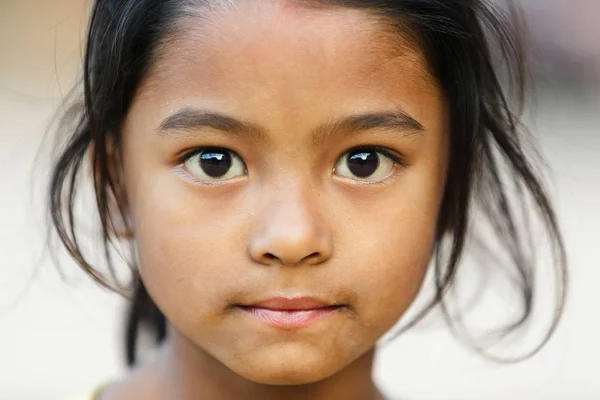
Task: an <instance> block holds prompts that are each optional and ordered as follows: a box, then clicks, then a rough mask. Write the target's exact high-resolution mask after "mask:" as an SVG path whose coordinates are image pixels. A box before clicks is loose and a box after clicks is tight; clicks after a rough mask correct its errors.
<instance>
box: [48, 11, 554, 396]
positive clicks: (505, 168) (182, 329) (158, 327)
mask: <svg viewBox="0 0 600 400" xmlns="http://www.w3.org/2000/svg"><path fill="white" fill-rule="evenodd" d="M507 16H508V14H507V13H503V12H501V11H500V10H496V9H494V8H493V6H492V5H491V4H489V3H488V2H486V1H484V0H396V1H389V0H101V1H100V0H99V1H97V2H96V3H95V5H94V8H93V10H92V14H91V23H90V28H89V34H88V38H87V48H86V54H85V59H84V61H85V65H84V79H83V88H84V97H83V100H84V101H83V107H82V108H80V109H76V110H75V114H73V113H72V112H71V113H69V114H68V115H69V118H73V115H76V119H75V121H76V126H75V128H73V129H72V130H71V134H70V137H69V140H68V142H67V144H66V147H64V149H63V150H62V152H61V154H60V157H59V158H58V160H57V162H56V164H55V166H54V170H53V175H52V181H51V188H50V212H51V216H52V221H53V224H54V227H55V228H56V231H57V232H58V235H59V237H60V239H61V241H62V242H63V244H64V245H65V246H66V249H67V250H68V252H69V253H70V254H71V255H72V256H73V257H74V259H75V260H76V261H77V263H78V264H79V265H80V266H81V267H82V268H83V269H84V270H86V271H87V272H88V273H89V274H90V275H91V276H92V277H93V278H94V279H96V280H97V281H98V282H99V283H100V284H102V285H104V286H106V287H108V288H112V289H114V290H118V291H124V289H125V287H124V286H122V285H119V284H118V281H117V279H116V277H115V275H116V273H115V271H114V269H112V267H113V266H114V261H113V258H114V252H113V250H112V249H113V248H114V247H115V246H116V247H119V245H120V244H129V245H130V246H131V247H130V248H131V253H130V255H129V256H128V261H129V264H130V266H131V268H132V271H133V287H134V294H133V301H132V303H131V304H132V306H131V312H130V315H129V322H128V326H127V336H126V344H127V357H128V360H129V363H130V364H131V365H135V368H134V369H133V371H132V373H131V375H130V376H128V377H127V378H126V379H124V380H123V381H122V382H120V383H118V384H115V385H112V386H110V387H108V388H106V389H105V390H103V391H101V393H98V394H97V397H98V398H101V399H103V400H113V399H116V400H120V399H148V400H153V399H180V400H185V399H200V398H201V399H211V400H213V399H214V400H219V399H328V400H335V399H343V400H350V399H357V400H358V399H361V400H363V399H382V398H383V395H382V394H381V393H380V391H379V390H378V389H377V388H376V386H375V385H374V383H373V380H372V378H371V368H372V364H373V358H374V353H375V351H374V348H375V345H376V343H377V341H378V339H380V338H381V337H382V336H383V335H384V334H385V333H386V332H387V331H388V330H390V328H392V326H393V325H394V324H395V323H396V322H397V321H398V320H399V318H400V317H401V316H402V315H403V314H404V313H405V311H406V310H407V308H408V307H409V305H410V304H411V303H412V302H413V300H414V299H415V297H416V295H417V293H418V292H419V290H420V288H421V284H422V282H423V280H424V277H425V275H426V272H427V271H428V269H429V268H428V266H429V265H430V264H431V272H432V275H433V287H434V291H435V293H434V295H433V297H432V298H431V299H430V302H429V303H428V304H426V305H425V307H424V308H422V309H421V310H420V312H419V313H417V315H416V317H415V318H413V319H411V320H409V321H408V322H407V323H406V325H405V329H406V328H408V327H410V326H412V325H414V324H415V323H416V321H418V320H419V319H420V318H422V317H423V316H424V315H425V314H426V313H427V312H428V311H429V310H431V309H432V308H433V307H434V306H436V305H440V306H441V307H442V311H444V313H445V315H446V316H447V320H448V322H449V324H450V326H451V327H452V328H453V330H454V331H455V332H456V333H457V334H458V335H462V337H465V336H464V335H465V332H464V330H463V329H462V328H463V326H462V325H461V324H460V323H458V322H460V321H454V320H453V319H452V318H453V313H451V312H450V311H449V309H448V301H447V293H448V289H449V288H450V287H451V285H452V283H453V282H454V277H455V276H456V272H457V270H458V268H459V265H460V261H461V255H462V254H463V250H464V248H465V244H466V243H467V239H468V237H469V236H471V235H472V232H474V229H476V228H481V227H484V226H485V227H489V228H491V229H490V230H489V232H488V233H490V232H491V235H493V236H491V240H492V241H493V243H494V245H495V247H494V249H493V251H494V253H495V256H497V257H498V258H500V259H501V260H503V262H504V265H505V266H506V267H507V268H508V271H509V272H511V273H513V275H511V279H512V282H514V283H515V285H516V287H517V288H518V289H519V290H520V291H521V299H522V301H523V312H522V314H521V315H519V316H518V318H517V320H515V321H509V323H508V325H507V327H508V328H507V329H508V331H511V330H513V329H516V328H518V327H519V326H521V325H523V324H524V323H525V322H526V321H527V320H528V319H529V317H530V314H531V310H532V299H533V289H534V277H535V274H534V270H535V264H534V263H533V261H532V260H531V258H530V250H531V249H530V247H529V246H530V241H529V240H530V239H531V237H530V236H529V230H528V229H527V227H528V226H529V225H528V223H527V220H528V219H527V218H526V219H523V215H524V213H523V212H524V210H528V211H527V215H537V216H538V217H540V218H539V220H540V221H541V222H542V223H543V224H544V226H545V229H546V231H547V232H548V234H549V238H550V240H551V243H552V250H553V255H554V258H553V260H552V262H551V263H550V264H549V265H548V264H547V265H544V267H545V268H548V267H550V266H552V267H553V268H554V271H555V272H556V273H557V277H558V278H559V283H564V279H565V271H566V262H565V256H564V250H563V245H562V240H561V236H560V233H559V230H558V227H557V223H556V220H555V215H554V212H553V210H552V207H551V205H550V203H549V201H548V198H547V195H546V194H545V191H544V189H543V188H542V185H541V183H540V180H539V178H538V177H537V175H536V173H535V171H536V170H535V168H534V166H533V164H532V163H531V160H530V158H528V156H527V155H526V154H525V148H524V146H525V144H524V140H523V137H522V132H521V130H520V129H519V127H520V125H519V120H518V118H517V115H516V114H515V113H514V111H513V110H512V108H511V107H510V103H509V100H508V99H507V95H506V94H505V92H504V91H503V90H502V87H501V81H506V84H507V85H512V86H511V87H512V88H513V89H515V93H516V94H517V97H520V96H521V95H522V93H523V89H524V86H523V80H522V78H523V60H522V59H521V58H520V55H521V52H520V47H519V44H518V42H517V40H516V39H515V37H514V36H513V33H514V28H515V27H514V26H511V25H510V19H508V18H507ZM496 56H498V57H496ZM500 67H503V69H502V71H506V72H508V74H506V76H500V75H499V73H498V71H499V70H500V69H499V68H500ZM88 160H89V161H88ZM88 162H89V165H91V169H92V171H91V173H90V176H91V177H92V178H93V179H92V181H93V187H94V190H95V200H96V205H97V211H98V213H99V217H100V221H101V227H102V232H103V238H104V247H105V254H106V258H107V262H108V266H109V267H111V270H110V271H111V272H112V273H108V274H107V273H103V272H102V270H101V269H99V268H98V267H97V266H93V265H91V262H90V261H89V254H85V252H84V249H83V247H82V245H81V244H80V243H81V235H80V234H79V233H78V232H79V231H78V228H77V227H78V225H77V219H76V218H75V216H74V215H75V214H74V205H75V202H76V199H77V193H78V191H77V189H78V186H79V185H80V183H79V180H78V177H79V176H80V175H81V171H82V167H84V166H85V165H87V164H88ZM514 194H516V196H514ZM525 207H530V208H531V209H533V210H535V211H536V212H537V213H532V212H531V211H529V210H530V209H529V208H525ZM487 238H490V236H489V235H488V237H487ZM501 256H506V257H504V258H502V257H501ZM563 295H564V285H561V286H558V291H557V296H558V298H557V304H558V307H557V311H556V315H555V318H554V321H553V324H552V326H551V327H550V329H549V332H548V335H546V336H545V338H544V339H543V340H542V341H541V343H540V344H539V346H541V345H543V344H544V343H545V342H546V341H547V339H548V337H549V335H550V333H551V332H552V331H553V329H554V327H555V324H556V322H557V321H558V317H559V316H560V313H561V310H562V305H563ZM144 331H150V332H152V333H153V334H154V335H155V337H156V341H157V342H158V343H157V347H158V351H157V352H156V354H155V356H154V357H153V358H151V359H150V360H147V361H146V362H143V363H142V362H138V357H136V356H137V354H136V349H137V347H138V346H137V339H138V337H139V335H140V333H142V332H144ZM473 345H474V346H476V348H477V349H479V350H482V349H481V348H480V347H477V346H478V345H477V343H473ZM539 346H538V347H537V348H536V349H534V351H533V352H535V351H536V350H537V349H539ZM533 352H532V353H533Z"/></svg>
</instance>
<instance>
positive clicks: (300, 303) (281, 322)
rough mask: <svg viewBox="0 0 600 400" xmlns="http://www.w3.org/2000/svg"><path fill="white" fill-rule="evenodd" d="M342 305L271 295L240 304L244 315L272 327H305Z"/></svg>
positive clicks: (331, 314)
mask: <svg viewBox="0 0 600 400" xmlns="http://www.w3.org/2000/svg"><path fill="white" fill-rule="evenodd" d="M343 307H344V305H335V304H331V303H328V302H326V301H323V300H320V299H317V298H314V297H293V298H286V297H273V298H269V299H266V300H262V301H258V302H256V303H251V304H249V305H240V306H238V308H239V309H240V310H241V311H242V312H243V313H244V314H246V315H248V316H250V317H252V318H254V319H255V320H258V321H260V322H263V323H266V324H267V325H270V326H272V327H276V328H283V329H292V328H301V327H306V326H309V325H312V324H315V323H317V322H318V321H320V320H323V319H325V318H326V317H329V316H333V315H334V314H336V313H337V312H338V311H339V310H340V309H342V308H343Z"/></svg>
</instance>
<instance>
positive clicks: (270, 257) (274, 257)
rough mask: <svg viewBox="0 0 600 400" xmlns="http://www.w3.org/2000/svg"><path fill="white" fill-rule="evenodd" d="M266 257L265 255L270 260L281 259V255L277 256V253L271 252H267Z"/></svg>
mask: <svg viewBox="0 0 600 400" xmlns="http://www.w3.org/2000/svg"><path fill="white" fill-rule="evenodd" d="M264 257H265V258H266V259H267V260H268V261H277V260H279V257H277V256H275V255H273V254H271V253H266V254H265V255H264Z"/></svg>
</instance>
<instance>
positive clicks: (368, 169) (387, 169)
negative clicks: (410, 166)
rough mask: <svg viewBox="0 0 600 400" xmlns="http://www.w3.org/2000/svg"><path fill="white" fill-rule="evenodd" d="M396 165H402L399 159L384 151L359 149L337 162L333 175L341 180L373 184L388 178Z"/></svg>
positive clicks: (349, 152) (370, 148) (367, 148)
mask: <svg viewBox="0 0 600 400" xmlns="http://www.w3.org/2000/svg"><path fill="white" fill-rule="evenodd" d="M396 164H402V160H401V159H400V157H398V156H396V155H395V154H392V153H390V152H389V151H387V150H385V149H380V148H374V147H360V148H354V149H352V150H350V151H348V152H347V153H346V154H344V155H343V156H342V157H341V158H340V160H339V161H338V162H337V164H336V166H335V169H334V173H335V174H336V175H338V176H341V177H343V178H348V179H353V180H356V181H360V182H367V183H374V182H380V181H383V180H385V179H386V178H388V177H389V176H390V175H391V174H392V173H393V171H394V167H395V166H396Z"/></svg>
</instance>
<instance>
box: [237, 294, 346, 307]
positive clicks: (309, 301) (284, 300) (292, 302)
mask: <svg viewBox="0 0 600 400" xmlns="http://www.w3.org/2000/svg"><path fill="white" fill-rule="evenodd" d="M245 306H246V307H256V308H266V309H270V310H284V311H285V310H287V311H292V310H298V311H302V310H314V309H319V308H326V307H336V306H341V304H332V303H329V302H327V301H324V300H321V299H318V298H315V297H309V296H302V297H271V298H268V299H265V300H261V301H259V302H256V303H251V304H247V305H245Z"/></svg>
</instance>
